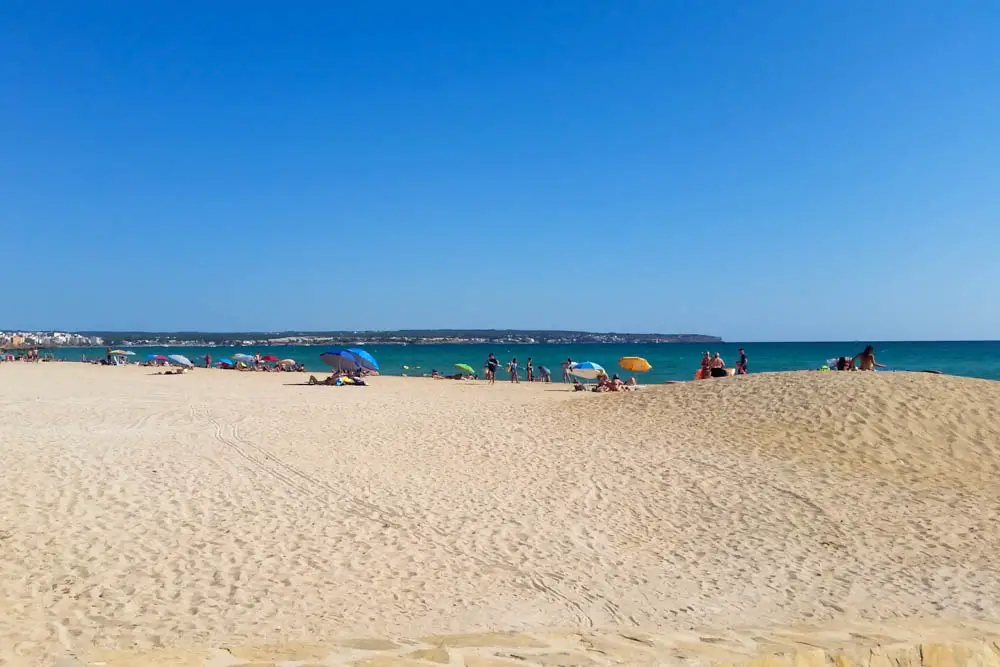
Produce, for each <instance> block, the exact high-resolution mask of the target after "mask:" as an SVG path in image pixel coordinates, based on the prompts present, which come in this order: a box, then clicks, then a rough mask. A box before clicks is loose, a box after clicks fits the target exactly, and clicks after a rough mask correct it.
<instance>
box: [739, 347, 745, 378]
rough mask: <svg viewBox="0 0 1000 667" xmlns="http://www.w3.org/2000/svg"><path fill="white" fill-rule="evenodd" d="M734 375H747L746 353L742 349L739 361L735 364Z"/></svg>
mask: <svg viewBox="0 0 1000 667" xmlns="http://www.w3.org/2000/svg"><path fill="white" fill-rule="evenodd" d="M736 374H737V375H746V374H747V353H746V351H744V349H743V348H742V347H741V348H740V360H739V361H737V362H736Z"/></svg>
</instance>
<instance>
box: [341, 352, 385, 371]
mask: <svg viewBox="0 0 1000 667" xmlns="http://www.w3.org/2000/svg"><path fill="white" fill-rule="evenodd" d="M347 351H348V352H350V353H351V354H353V355H354V356H355V357H357V358H358V361H359V362H360V363H361V367H362V368H364V369H365V370H366V371H377V370H379V367H378V362H377V361H375V357H373V356H372V355H370V354H369V353H368V352H366V351H365V350H362V349H361V348H359V347H350V348H348V349H347Z"/></svg>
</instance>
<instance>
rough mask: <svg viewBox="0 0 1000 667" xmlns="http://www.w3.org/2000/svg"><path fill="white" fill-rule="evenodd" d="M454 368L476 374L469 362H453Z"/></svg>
mask: <svg viewBox="0 0 1000 667" xmlns="http://www.w3.org/2000/svg"><path fill="white" fill-rule="evenodd" d="M455 368H457V369H458V370H460V371H465V372H466V373H468V374H469V375H475V374H476V371H475V370H473V368H472V366H470V365H469V364H455Z"/></svg>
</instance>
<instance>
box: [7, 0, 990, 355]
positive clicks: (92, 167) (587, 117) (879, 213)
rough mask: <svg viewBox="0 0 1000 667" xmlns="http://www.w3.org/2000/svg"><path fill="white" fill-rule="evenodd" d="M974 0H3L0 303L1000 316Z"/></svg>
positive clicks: (86, 309) (169, 322)
mask: <svg viewBox="0 0 1000 667" xmlns="http://www.w3.org/2000/svg"><path fill="white" fill-rule="evenodd" d="M998 35H1000V2H996V0H964V1H962V2H956V3H949V2H943V1H941V0H934V1H928V0H886V1H878V2H871V1H870V0H865V1H861V0H845V1H841V0H837V1H833V0H829V1H826V0H817V1H814V2H802V1H801V0H785V1H768V0H761V1H754V2H744V1H742V0H739V1H737V0H732V1H718V2H708V1H705V2H702V1H698V0H687V1H684V2H668V1H666V0H664V1H661V2H657V1H651V0H614V1H613V0H607V1H604V2H592V1H588V0H565V1H563V0H559V1H551V2H549V1H544V0H542V1H538V0H530V1H529V0H507V1H505V2H471V1H461V2H459V1H455V2H437V1H433V0H431V1H426V2H413V1H411V0H405V1H403V0H400V1H398V2H385V1H383V2H379V1H372V2H347V1H343V2H340V1H336V2H335V1H329V0H325V1H322V2H320V1H316V2H308V1H304V0H302V1H298V2H285V3H279V2H253V1H247V0H242V1H240V2H235V1H233V2H225V1H213V2H193V1H187V0H170V1H169V2H168V1H153V0H150V1H144V2H135V1H133V0H102V1H101V2H80V1H79V0H66V1H61V2H56V1H48V0H33V1H30V2H6V3H4V6H3V8H2V10H0V238H2V243H3V246H2V248H3V254H2V256H3V273H4V278H5V280H4V282H5V284H6V285H7V289H6V290H5V291H4V295H3V296H2V297H0V298H2V301H0V304H2V305H0V329H2V328H11V327H13V328H48V329H51V328H60V329H72V330H79V329H145V330H179V329H184V330H191V329H193V330H213V331H218V330H222V331H230V330H276V329H314V330H320V329H359V328H360V329H382V328H429V327H461V328H479V327H494V328H565V329H589V330H600V331H606V330H615V331H642V332H646V331H656V332H665V333H669V332H680V331H683V332H700V333H709V334H717V335H721V336H724V337H725V338H727V339H729V340H831V339H851V340H854V339H874V340H878V339H955V338H990V339H995V338H1000V220H998V217H1000V216H998V213H1000V206H998V205H1000V39H998Z"/></svg>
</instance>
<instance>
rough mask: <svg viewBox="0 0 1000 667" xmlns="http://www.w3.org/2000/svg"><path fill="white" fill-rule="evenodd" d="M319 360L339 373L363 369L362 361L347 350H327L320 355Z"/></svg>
mask: <svg viewBox="0 0 1000 667" xmlns="http://www.w3.org/2000/svg"><path fill="white" fill-rule="evenodd" d="M319 358H320V359H321V360H322V361H323V363H325V364H326V365H327V366H332V367H333V368H335V369H336V370H338V371H342V372H343V371H356V370H357V369H358V368H360V367H361V360H360V359H358V358H357V357H355V356H354V355H353V354H351V353H350V352H348V351H347V350H327V351H326V352H324V353H323V354H321V355H319Z"/></svg>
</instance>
